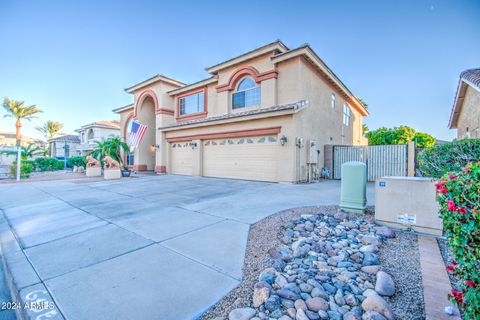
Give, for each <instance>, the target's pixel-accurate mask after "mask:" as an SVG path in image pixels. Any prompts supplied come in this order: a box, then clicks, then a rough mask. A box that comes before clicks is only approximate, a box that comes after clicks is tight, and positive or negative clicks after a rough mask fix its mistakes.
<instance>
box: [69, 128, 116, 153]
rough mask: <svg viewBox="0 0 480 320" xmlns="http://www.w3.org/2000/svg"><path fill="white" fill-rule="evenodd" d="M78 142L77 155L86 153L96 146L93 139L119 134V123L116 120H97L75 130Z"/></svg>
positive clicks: (103, 138) (100, 139)
mask: <svg viewBox="0 0 480 320" xmlns="http://www.w3.org/2000/svg"><path fill="white" fill-rule="evenodd" d="M75 132H78V136H79V138H80V144H79V145H78V146H77V147H76V151H77V155H82V156H83V155H87V154H88V153H90V152H91V151H93V150H94V149H95V147H96V144H95V141H102V140H106V139H109V138H113V137H118V136H120V123H119V122H118V121H117V120H104V121H97V122H93V123H90V124H87V125H84V126H82V127H81V128H80V129H77V130H75Z"/></svg>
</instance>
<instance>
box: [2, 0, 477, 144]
mask: <svg viewBox="0 0 480 320" xmlns="http://www.w3.org/2000/svg"><path fill="white" fill-rule="evenodd" d="M479 17H480V1H479V0H472V1H462V0H450V1H445V0H443V1H423V0H416V1H358V0H357V1H342V0H340V1H301V0H298V1H294V2H292V1H279V0H277V1H249V0H244V1H241V2H237V1H236V2H230V1H192V2H189V1H169V2H165V3H164V2H162V1H98V0H97V1H85V0H84V1H75V2H74V1H22V0H2V1H0V97H4V96H7V97H9V98H12V99H21V100H25V101H26V103H27V104H36V105H38V106H39V107H41V108H42V109H44V111H45V112H44V113H43V114H42V115H41V116H40V117H39V119H36V120H34V121H32V122H30V123H29V122H26V123H25V124H24V134H27V135H32V136H39V133H38V132H36V131H35V130H34V129H33V128H34V126H35V125H40V124H41V123H43V122H44V121H45V120H56V121H61V122H63V123H65V126H66V131H67V132H69V133H70V132H73V130H74V129H76V128H78V127H80V126H81V125H83V124H86V123H89V122H93V121H96V120H102V119H114V118H115V115H114V114H112V113H111V110H112V109H114V108H117V107H120V106H123V105H126V104H128V103H130V102H132V96H130V95H129V94H127V93H125V92H124V91H123V89H124V88H126V87H129V86H131V85H133V84H135V83H137V82H140V81H142V80H144V79H146V78H149V77H151V76H153V75H155V74H157V73H162V74H165V75H167V76H170V77H173V78H175V79H177V80H180V81H183V82H187V83H190V82H194V81H197V80H200V79H203V78H204V77H206V76H208V75H207V74H206V72H205V71H204V68H205V67H208V66H210V65H213V64H216V63H218V62H220V61H223V60H226V59H228V58H231V57H233V56H235V55H238V54H241V53H243V52H245V51H249V50H251V49H253V48H256V47H258V46H261V45H263V44H266V43H269V42H272V41H274V40H276V39H281V40H282V41H283V42H284V43H285V44H286V45H287V46H289V47H291V48H293V47H296V46H299V45H302V44H303V43H306V42H307V43H309V44H310V45H311V46H312V47H313V49H314V50H315V51H316V52H317V53H318V54H319V56H320V57H321V58H322V59H323V60H324V61H325V62H326V63H327V64H328V65H329V67H330V68H331V69H333V71H334V72H335V73H336V74H337V75H338V76H339V77H340V79H342V81H343V82H344V83H345V84H346V85H347V86H348V87H349V88H350V89H351V90H352V91H353V93H354V94H356V95H357V96H359V97H361V98H363V99H364V100H365V101H366V102H367V103H368V105H369V110H370V112H371V115H370V116H369V117H368V118H367V119H366V121H365V122H366V123H367V125H368V126H369V127H370V128H371V129H375V128H378V127H380V126H388V127H391V126H398V125H402V124H406V125H410V126H412V127H414V128H415V129H417V130H420V131H424V132H427V133H431V134H433V135H434V136H436V137H438V138H439V139H445V140H449V139H452V138H453V137H454V134H455V133H454V131H452V130H449V129H448V128H447V124H448V119H449V116H450V111H451V107H452V103H453V99H454V95H455V89H456V86H457V82H458V75H459V73H460V72H461V71H462V70H465V69H468V68H474V67H480V19H479ZM0 115H3V110H2V111H0ZM13 129H14V123H13V120H11V119H1V120H0V130H13Z"/></svg>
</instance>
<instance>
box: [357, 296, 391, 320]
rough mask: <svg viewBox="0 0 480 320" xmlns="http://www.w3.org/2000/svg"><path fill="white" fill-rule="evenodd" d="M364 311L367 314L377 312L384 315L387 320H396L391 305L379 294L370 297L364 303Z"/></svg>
mask: <svg viewBox="0 0 480 320" xmlns="http://www.w3.org/2000/svg"><path fill="white" fill-rule="evenodd" d="M362 309H363V310H364V311H365V312H368V311H376V312H378V313H380V314H381V315H383V316H384V317H385V318H387V320H394V319H395V316H394V314H393V310H392V308H391V307H390V305H389V304H388V303H387V302H386V301H385V299H383V298H382V297H380V296H379V295H377V294H372V295H369V296H368V297H367V298H366V299H365V300H364V301H363V302H362Z"/></svg>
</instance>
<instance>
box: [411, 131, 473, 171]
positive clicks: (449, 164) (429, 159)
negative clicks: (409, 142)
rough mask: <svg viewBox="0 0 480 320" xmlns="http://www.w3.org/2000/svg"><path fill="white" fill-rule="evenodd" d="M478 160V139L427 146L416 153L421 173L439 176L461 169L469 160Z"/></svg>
mask: <svg viewBox="0 0 480 320" xmlns="http://www.w3.org/2000/svg"><path fill="white" fill-rule="evenodd" d="M478 160H480V139H463V140H457V141H453V142H449V143H444V144H439V145H436V146H434V147H432V148H427V149H424V150H422V151H420V153H419V154H418V166H419V169H420V171H421V172H422V174H423V175H425V176H429V177H435V178H440V177H442V176H444V175H445V174H447V173H448V172H457V171H460V170H462V168H463V167H465V166H466V165H467V164H468V163H469V162H472V161H478Z"/></svg>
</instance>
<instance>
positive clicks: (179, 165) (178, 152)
mask: <svg viewBox="0 0 480 320" xmlns="http://www.w3.org/2000/svg"><path fill="white" fill-rule="evenodd" d="M190 142H191V141H188V142H175V143H171V144H170V173H174V174H188V175H191V174H192V158H193V151H192V147H191V145H190Z"/></svg>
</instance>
